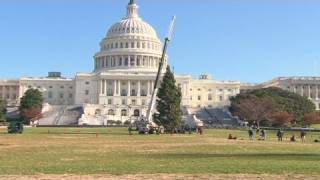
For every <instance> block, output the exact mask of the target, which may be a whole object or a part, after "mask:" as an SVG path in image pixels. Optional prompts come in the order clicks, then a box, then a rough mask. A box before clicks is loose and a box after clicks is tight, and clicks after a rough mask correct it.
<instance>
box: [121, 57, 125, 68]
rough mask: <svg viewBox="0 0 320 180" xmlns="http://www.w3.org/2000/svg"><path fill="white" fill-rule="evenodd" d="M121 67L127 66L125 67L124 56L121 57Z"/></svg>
mask: <svg viewBox="0 0 320 180" xmlns="http://www.w3.org/2000/svg"><path fill="white" fill-rule="evenodd" d="M121 65H122V66H125V65H124V56H121Z"/></svg>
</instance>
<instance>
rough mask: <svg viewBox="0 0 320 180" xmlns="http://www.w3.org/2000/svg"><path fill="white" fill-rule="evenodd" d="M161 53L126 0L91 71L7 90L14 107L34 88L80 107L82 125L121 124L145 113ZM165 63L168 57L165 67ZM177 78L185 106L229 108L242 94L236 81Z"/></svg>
mask: <svg viewBox="0 0 320 180" xmlns="http://www.w3.org/2000/svg"><path fill="white" fill-rule="evenodd" d="M161 55H162V43H161V41H160V39H159V38H158V36H157V33H156V31H155V30H154V28H153V27H152V26H151V25H149V24H148V23H146V22H144V21H143V20H142V19H141V18H140V17H139V15H138V6H137V4H135V3H134V1H130V3H129V5H128V7H127V15H126V16H125V17H124V18H123V19H122V20H121V21H120V22H117V23H115V24H114V25H113V26H112V27H111V28H110V29H109V31H108V32H107V35H106V37H105V38H103V40H102V41H101V42H100V51H99V52H97V53H96V54H95V56H94V70H93V72H91V73H78V74H77V75H76V76H75V78H74V79H68V78H63V77H61V75H60V74H59V73H58V74H55V73H53V74H52V73H51V75H49V76H48V77H45V78H21V79H19V80H17V81H14V82H15V84H16V85H15V86H16V87H17V89H11V92H12V93H11V92H10V93H11V95H10V96H12V97H13V94H14V92H15V93H16V96H15V98H16V99H15V100H16V103H18V100H19V99H20V98H21V97H22V96H23V94H24V92H25V91H26V90H27V89H30V88H35V89H39V90H40V91H41V92H43V96H44V99H45V102H46V103H49V104H51V105H83V107H84V115H83V117H82V118H81V119H80V121H81V122H82V123H84V124H85V123H88V122H86V120H88V119H91V121H90V123H91V124H98V125H101V122H103V123H104V120H103V121H102V120H101V119H108V120H115V121H118V120H120V121H122V122H124V121H126V120H128V119H129V118H130V117H131V116H139V115H146V113H147V108H148V105H149V102H150V99H151V94H152V91H153V87H154V81H155V79H156V74H157V71H158V66H159V62H160V58H161ZM168 59H169V57H168V56H166V58H165V62H164V67H166V66H167V65H168ZM162 73H164V71H162ZM175 77H176V81H177V85H178V86H179V87H181V90H182V106H186V107H204V106H206V107H217V106H218V107H221V106H227V105H228V104H229V97H230V96H234V95H236V94H238V93H239V92H240V82H236V81H216V80H213V79H211V78H210V77H209V76H207V75H202V76H201V77H200V78H199V79H197V80H194V79H192V77H191V76H190V75H175ZM12 82H13V81H12ZM10 83H11V81H1V82H0V95H1V86H4V87H5V86H8V84H10ZM2 92H3V91H2ZM2 94H3V93H2ZM2 96H3V95H2ZM92 119H96V123H95V122H93V121H92Z"/></svg>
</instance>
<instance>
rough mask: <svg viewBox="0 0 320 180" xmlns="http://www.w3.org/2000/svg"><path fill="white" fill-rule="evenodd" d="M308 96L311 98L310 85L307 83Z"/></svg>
mask: <svg viewBox="0 0 320 180" xmlns="http://www.w3.org/2000/svg"><path fill="white" fill-rule="evenodd" d="M308 98H309V99H311V86H310V85H308Z"/></svg>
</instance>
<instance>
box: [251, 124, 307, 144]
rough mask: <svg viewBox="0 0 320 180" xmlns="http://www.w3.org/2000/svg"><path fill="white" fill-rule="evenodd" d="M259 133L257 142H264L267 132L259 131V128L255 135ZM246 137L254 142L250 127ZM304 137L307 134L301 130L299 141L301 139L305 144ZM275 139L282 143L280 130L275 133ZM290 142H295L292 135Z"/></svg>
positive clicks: (282, 132) (282, 135) (282, 134)
mask: <svg viewBox="0 0 320 180" xmlns="http://www.w3.org/2000/svg"><path fill="white" fill-rule="evenodd" d="M259 133H260V137H259V139H258V140H262V141H264V140H266V139H267V131H266V130H265V129H261V130H260V129H259V128H257V129H256V134H259ZM248 135H249V139H250V140H254V131H253V128H252V127H250V128H249V130H248ZM306 135H307V133H306V132H305V131H303V130H302V131H301V132H300V139H301V141H302V142H305V141H306ZM277 137H278V141H282V140H283V137H284V131H283V130H281V129H279V130H278V131H277ZM290 141H291V142H295V141H297V140H296V136H295V134H293V135H292V136H291V137H290Z"/></svg>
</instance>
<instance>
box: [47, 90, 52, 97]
mask: <svg viewBox="0 0 320 180" xmlns="http://www.w3.org/2000/svg"><path fill="white" fill-rule="evenodd" d="M48 98H49V99H51V98H52V92H51V91H49V92H48Z"/></svg>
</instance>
